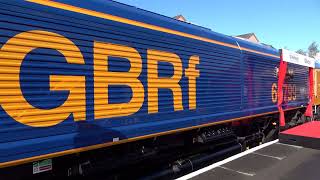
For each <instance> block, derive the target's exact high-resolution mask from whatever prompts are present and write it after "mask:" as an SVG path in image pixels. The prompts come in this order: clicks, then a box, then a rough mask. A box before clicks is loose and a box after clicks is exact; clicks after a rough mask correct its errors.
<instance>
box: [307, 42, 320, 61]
mask: <svg viewBox="0 0 320 180" xmlns="http://www.w3.org/2000/svg"><path fill="white" fill-rule="evenodd" d="M318 53H319V49H318V44H317V43H316V42H315V41H314V42H312V43H311V44H310V46H309V47H308V55H309V57H312V58H314V57H316V55H317V54H318Z"/></svg>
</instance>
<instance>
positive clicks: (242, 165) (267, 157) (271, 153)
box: [179, 141, 320, 180]
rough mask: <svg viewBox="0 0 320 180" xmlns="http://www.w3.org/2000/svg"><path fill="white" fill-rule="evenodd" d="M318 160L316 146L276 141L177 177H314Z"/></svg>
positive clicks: (276, 179) (298, 179)
mask: <svg viewBox="0 0 320 180" xmlns="http://www.w3.org/2000/svg"><path fill="white" fill-rule="evenodd" d="M258 147H259V146H258ZM253 149H254V148H253ZM247 151H250V150H247ZM245 152H246V151H245ZM230 158H232V157H230ZM228 159H229V158H228ZM226 160H227V159H226ZM319 164H320V150H317V149H311V148H305V147H302V146H294V145H288V144H283V143H280V142H278V141H276V142H273V143H272V144H270V145H268V146H266V147H264V148H261V149H258V150H253V151H251V152H250V153H248V154H246V155H243V156H241V157H237V158H234V159H232V160H230V161H228V162H223V163H219V162H218V163H215V164H213V165H211V166H208V167H205V168H203V169H200V170H198V171H195V172H193V173H191V174H188V175H186V176H184V177H181V178H179V180H185V179H192V180H211V179H217V180H255V179H258V180H271V179H272V180H301V179H303V180H318V179H320V171H319V170H318V169H319Z"/></svg>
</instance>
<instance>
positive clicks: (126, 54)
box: [94, 42, 144, 119]
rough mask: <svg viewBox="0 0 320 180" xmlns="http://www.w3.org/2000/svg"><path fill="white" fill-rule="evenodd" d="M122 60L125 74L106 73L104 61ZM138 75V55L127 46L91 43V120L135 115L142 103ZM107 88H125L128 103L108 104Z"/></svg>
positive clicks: (106, 65)
mask: <svg viewBox="0 0 320 180" xmlns="http://www.w3.org/2000/svg"><path fill="white" fill-rule="evenodd" d="M109 57H118V58H125V59H127V60H128V61H129V62H130V69H129V70H128V71H127V72H110V71H109V70H108V58H109ZM141 71H142V60H141V56H140V54H139V52H138V51H137V50H136V49H134V48H132V47H128V46H123V45H115V44H110V43H103V42H95V43H94V114H95V118H98V119H99V118H110V117H117V116H128V115H131V114H134V113H136V112H137V111H138V110H139V109H140V108H141V106H142V104H143V101H144V88H143V85H142V83H141V81H140V80H139V79H138V77H139V76H140V73H141ZM110 85H126V86H128V87H130V88H131V90H132V96H131V100H130V101H129V102H127V103H116V104H115V103H112V104H110V103H109V98H110V97H109V94H108V88H109V86H110Z"/></svg>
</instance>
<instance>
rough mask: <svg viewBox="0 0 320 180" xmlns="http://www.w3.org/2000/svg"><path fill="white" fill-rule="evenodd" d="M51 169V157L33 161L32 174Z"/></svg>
mask: <svg viewBox="0 0 320 180" xmlns="http://www.w3.org/2000/svg"><path fill="white" fill-rule="evenodd" d="M50 170H52V159H45V160H42V161H37V162H33V174H37V173H41V172H45V171H50Z"/></svg>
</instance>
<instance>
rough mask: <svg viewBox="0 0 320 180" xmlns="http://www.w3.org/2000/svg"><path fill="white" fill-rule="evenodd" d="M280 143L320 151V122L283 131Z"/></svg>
mask: <svg viewBox="0 0 320 180" xmlns="http://www.w3.org/2000/svg"><path fill="white" fill-rule="evenodd" d="M279 141H280V142H281V143H285V144H291V145H297V146H303V147H307V148H313V149H318V150H320V121H311V122H308V123H305V124H302V125H299V126H296V127H293V128H291V129H288V130H286V131H283V132H281V133H280V135H279ZM319 179H320V178H319Z"/></svg>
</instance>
